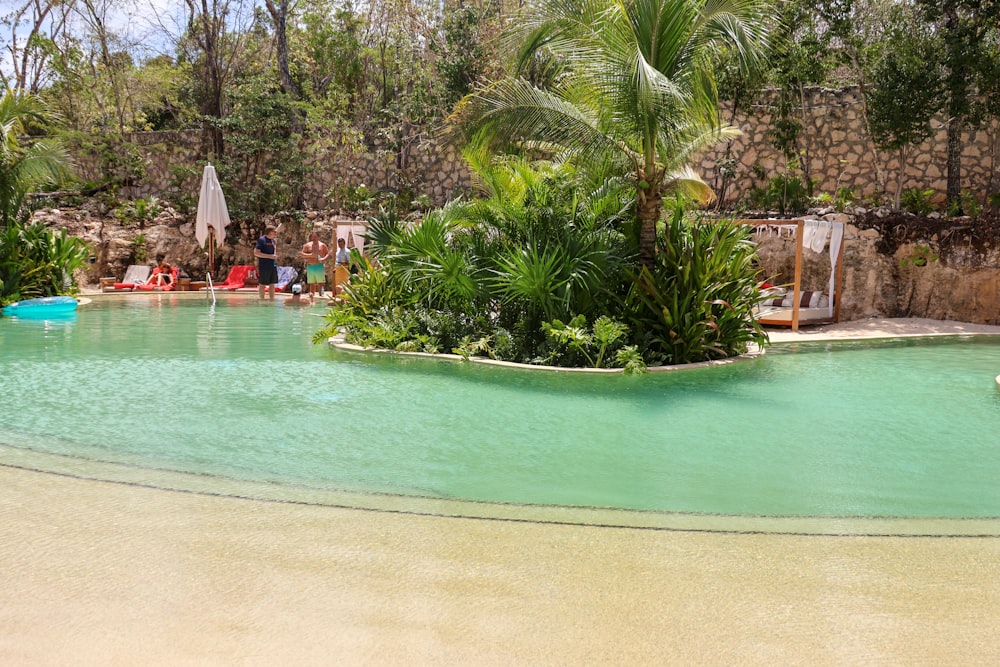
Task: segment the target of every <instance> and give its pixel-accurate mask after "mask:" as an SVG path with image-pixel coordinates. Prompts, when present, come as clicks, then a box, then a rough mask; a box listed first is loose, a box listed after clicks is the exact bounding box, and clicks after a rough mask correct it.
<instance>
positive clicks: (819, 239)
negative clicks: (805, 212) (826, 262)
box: [802, 220, 830, 252]
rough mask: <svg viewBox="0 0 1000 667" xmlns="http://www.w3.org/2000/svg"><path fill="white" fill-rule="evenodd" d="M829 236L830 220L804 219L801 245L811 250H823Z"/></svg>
mask: <svg viewBox="0 0 1000 667" xmlns="http://www.w3.org/2000/svg"><path fill="white" fill-rule="evenodd" d="M829 238H830V222H829V221H827V220H806V221H805V224H804V225H803V227H802V247H803V248H809V249H810V250H812V251H813V252H823V249H824V248H826V242H827V239H829Z"/></svg>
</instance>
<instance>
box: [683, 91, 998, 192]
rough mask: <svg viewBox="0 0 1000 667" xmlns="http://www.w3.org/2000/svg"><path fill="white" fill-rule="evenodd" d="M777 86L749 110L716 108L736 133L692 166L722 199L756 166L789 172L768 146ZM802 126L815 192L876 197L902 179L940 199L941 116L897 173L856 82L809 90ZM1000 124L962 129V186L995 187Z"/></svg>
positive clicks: (748, 180)
mask: <svg viewBox="0 0 1000 667" xmlns="http://www.w3.org/2000/svg"><path fill="white" fill-rule="evenodd" d="M776 99H777V91H772V92H771V93H770V94H768V95H765V96H764V98H763V99H762V100H759V101H758V102H757V103H755V104H754V105H753V106H752V107H751V108H750V109H748V110H746V109H744V110H740V111H739V112H737V113H736V114H735V116H734V114H733V112H732V104H730V103H726V104H724V105H723V108H722V118H723V119H725V120H726V121H727V122H729V123H730V124H731V125H733V126H734V127H737V128H738V129H739V130H740V131H741V132H742V135H741V136H740V137H738V138H736V139H734V140H732V141H731V142H730V143H729V144H728V145H726V146H721V147H719V148H718V149H717V150H713V151H710V152H707V153H706V154H705V155H704V156H703V157H702V159H701V160H700V162H699V164H698V165H697V168H698V171H699V173H701V174H702V178H704V179H706V181H707V182H708V183H709V184H711V185H712V186H713V188H714V189H715V191H716V193H717V194H718V195H719V196H720V197H722V198H724V204H731V203H733V202H737V201H739V200H740V199H741V198H742V197H743V196H744V195H746V193H747V192H749V190H750V188H752V187H753V186H754V185H762V184H761V183H759V182H757V181H756V177H755V175H754V173H753V171H754V169H753V168H754V166H755V165H756V166H759V167H761V168H762V169H763V172H764V174H765V178H766V177H769V176H772V175H774V174H776V173H786V174H789V173H792V172H791V170H789V169H788V168H787V166H786V164H785V158H784V156H782V155H781V152H780V151H778V150H776V149H775V148H774V147H773V146H771V145H770V138H769V134H768V129H769V128H770V127H771V126H772V123H773V121H774V119H775V118H774V114H775V110H776V108H777V105H776ZM796 113H797V119H798V120H799V121H800V122H801V123H802V126H803V129H802V132H801V135H800V145H799V149H800V151H802V162H803V170H806V169H808V172H809V175H810V177H811V178H813V179H815V181H816V187H815V192H817V193H819V192H827V193H830V194H833V193H835V192H836V190H837V188H838V187H847V188H851V189H852V190H854V192H855V193H856V194H857V195H858V196H860V197H868V196H871V195H873V194H876V193H877V192H878V191H879V189H880V186H879V184H880V183H885V185H886V193H887V194H888V196H889V197H892V196H893V195H894V194H895V192H896V187H897V183H898V182H899V181H900V179H901V180H902V189H903V191H905V190H907V189H910V188H920V189H933V190H934V191H935V192H936V193H938V197H937V200H938V201H939V202H940V201H942V200H943V198H944V192H945V189H946V185H947V181H946V179H947V168H946V164H947V154H946V152H947V133H946V126H945V121H944V119H943V118H935V119H934V120H933V121H932V127H934V128H936V131H935V132H934V135H933V136H932V137H931V138H930V139H928V140H927V141H925V142H923V143H922V144H920V145H919V146H916V147H914V148H913V149H911V150H910V151H909V154H908V156H906V158H905V163H904V164H903V168H902V170H900V163H899V159H898V158H899V156H898V154H891V155H890V154H887V153H883V152H880V151H876V149H875V146H874V144H873V142H872V140H871V136H870V135H869V133H868V131H867V129H866V127H867V124H866V122H865V109H864V103H863V99H862V97H861V94H860V90H859V89H858V87H857V86H852V87H848V88H843V89H839V90H831V89H827V88H810V89H807V91H806V94H805V96H804V105H803V106H802V108H800V109H799V110H798V111H797V112H796ZM998 135H1000V125H998V123H997V121H994V122H993V124H992V125H990V126H989V127H987V128H984V129H981V130H978V131H969V132H965V133H964V135H963V140H962V141H963V146H964V148H963V151H962V187H963V188H964V189H968V190H970V191H971V192H974V193H976V194H977V195H979V196H980V200H982V197H981V195H982V194H983V193H987V194H988V193H991V192H996V191H1000V164H998V162H1000V155H998V153H1000V145H998V141H997V137H998ZM727 159H732V160H733V161H734V165H733V167H732V170H733V172H734V174H733V176H732V182H731V184H730V185H729V186H728V187H726V188H725V190H724V191H723V189H724V188H723V186H724V180H723V173H722V170H721V169H720V165H722V164H724V161H725V160H727Z"/></svg>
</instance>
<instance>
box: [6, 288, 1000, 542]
mask: <svg viewBox="0 0 1000 667" xmlns="http://www.w3.org/2000/svg"><path fill="white" fill-rule="evenodd" d="M144 296H149V298H130V299H118V300H110V299H109V300H101V301H100V302H95V303H94V304H91V305H88V306H86V307H84V308H81V309H80V311H79V313H78V316H77V317H76V318H75V320H74V321H69V322H64V323H42V322H37V321H18V320H14V319H11V318H0V378H2V379H0V401H2V404H3V405H4V409H3V412H2V415H0V463H4V464H7V465H22V466H24V467H40V468H44V469H52V470H54V471H59V472H63V473H65V474H77V475H81V476H93V477H97V478H102V479H121V480H124V481H129V482H130V483H143V484H147V483H148V484H153V485H163V486H168V487H171V488H173V487H175V486H176V487H178V488H180V487H183V488H189V489H191V490H198V491H200V492H213V493H227V494H233V495H245V496H247V497H255V498H257V497H259V498H270V499H281V500H288V501H293V502H329V503H331V504H349V505H355V504H361V505H365V506H369V507H374V508H381V509H392V510H401V511H428V512H435V513H437V512H440V513H454V514H462V515H465V514H472V515H484V516H501V515H502V516H508V515H510V516H513V515H516V516H518V517H523V516H531V512H532V511H537V512H539V513H545V512H547V513H548V514H546V516H564V517H573V518H572V520H574V521H576V520H578V519H579V517H580V516H581V514H580V511H581V508H588V509H587V510H586V511H593V512H597V513H599V514H597V515H595V516H596V517H598V518H594V519H587V520H592V521H594V522H597V523H601V522H606V523H612V524H615V525H617V524H618V523H623V524H629V525H631V524H633V523H634V524H636V525H661V522H663V521H664V519H662V517H663V516H667V515H669V516H672V517H674V521H675V523H674V524H671V525H675V524H676V521H680V522H681V523H684V521H686V520H687V519H684V518H683V517H695V519H692V521H694V522H695V523H697V525H699V526H701V525H704V523H705V521H704V520H705V517H743V518H747V517H757V518H760V517H768V518H770V517H790V518H793V519H797V520H803V521H806V520H808V521H820V522H821V523H822V524H823V525H824V526H825V527H824V528H822V530H823V531H828V530H839V529H838V528H836V522H837V521H838V520H839V519H841V518H845V517H864V518H872V519H877V518H880V517H890V518H891V517H902V518H907V519H918V520H922V519H928V518H935V519H943V520H948V521H952V520H973V521H975V520H990V521H991V520H993V519H996V518H997V517H1000V487H998V485H997V484H996V483H995V480H996V479H997V477H998V473H1000V447H997V446H996V444H997V435H996V434H997V433H998V432H1000V391H998V390H997V389H996V387H995V383H994V376H995V375H996V374H997V372H998V371H1000V340H998V339H997V338H995V337H977V338H965V339H958V338H944V339H921V340H907V341H895V342H890V343H886V342H882V343H838V344H836V345H831V344H813V345H798V346H775V347H773V348H772V349H771V350H770V351H769V352H768V354H767V355H765V356H764V357H763V358H760V359H756V360H750V361H745V362H741V363H736V364H730V365H725V366H718V367H712V368H705V369H698V370H689V371H683V372H677V373H665V374H654V375H646V376H641V377H624V376H617V375H614V376H608V375H597V376H595V375H579V374H566V373H546V372H539V371H520V370H513V369H505V368H495V367H483V366H480V365H472V364H461V363H450V362H442V361H436V360H427V359H419V358H409V357H401V356H395V355H374V354H365V355H352V354H346V353H342V352H337V351H332V350H329V349H327V348H326V347H325V346H322V345H314V344H312V343H311V342H310V338H311V335H312V333H313V332H314V331H315V330H317V329H318V328H320V326H321V325H322V319H321V318H320V317H319V315H320V314H321V313H322V309H321V308H310V307H293V306H292V305H290V304H288V303H281V302H279V303H277V304H272V303H258V302H257V301H256V300H254V299H247V298H245V297H242V296H238V297H237V296H234V297H228V296H227V297H224V298H222V299H221V300H220V302H219V303H218V305H217V306H215V307H214V308H213V307H209V306H208V305H207V303H206V302H205V301H204V300H202V299H185V298H182V295H170V294H164V295H144ZM421 503H424V504H421ZM427 503H431V505H428V504H427ZM469 507H472V508H473V509H471V510H470V509H469ZM525 508H527V509H525ZM566 508H569V509H566ZM529 510H530V511H529ZM608 512H610V513H611V515H608V514H607V513H608ZM626 515H627V517H626ZM677 517H682V518H681V519H677ZM557 520H558V519H557ZM566 520H570V519H568V518H567V519H566ZM988 523H989V522H988ZM948 525H949V526H952V525H953V524H952V523H949V524H948ZM831 526H833V528H831ZM802 530H806V529H802ZM915 530H916V529H915ZM946 530H948V531H954V530H956V529H955V528H953V527H949V528H947V529H946ZM989 530H993V528H992V523H991V526H990V528H989ZM807 532H808V531H807ZM918 532H919V531H918Z"/></svg>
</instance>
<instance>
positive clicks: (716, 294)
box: [627, 207, 767, 364]
mask: <svg viewBox="0 0 1000 667" xmlns="http://www.w3.org/2000/svg"><path fill="white" fill-rule="evenodd" d="M664 232H665V233H664V235H663V236H662V237H661V238H660V239H658V242H659V245H660V248H659V250H660V251H659V252H658V253H657V254H656V256H655V260H656V261H655V263H654V265H653V266H652V267H643V268H642V269H641V270H640V271H639V273H638V275H636V276H635V280H634V284H633V286H632V289H631V290H630V292H629V294H628V297H627V304H628V308H629V315H630V317H631V321H630V325H631V328H632V330H633V331H634V332H635V334H636V335H635V336H634V337H633V341H634V342H636V343H638V344H640V348H641V349H644V350H645V355H644V356H645V357H646V360H647V362H654V363H670V364H682V363H692V362H697V361H706V360H709V359H719V358H723V357H729V356H734V355H738V354H743V353H745V352H746V351H747V350H748V349H749V346H750V345H751V344H753V343H758V344H759V343H763V342H764V341H766V340H767V335H766V333H765V332H764V331H763V329H762V328H761V326H760V324H759V323H758V322H757V320H756V319H755V317H754V314H753V308H754V305H755V304H756V302H757V300H758V299H759V290H758V289H757V284H758V273H759V272H758V269H757V268H756V250H755V247H754V245H753V244H752V243H751V242H750V238H749V230H748V228H747V227H745V226H741V225H736V224H733V223H729V222H724V221H708V220H699V221H695V220H688V219H687V218H686V217H685V215H684V211H683V210H682V209H681V208H680V207H678V208H676V209H675V210H674V212H673V215H672V216H671V218H670V219H669V220H668V221H667V224H666V225H665V230H664Z"/></svg>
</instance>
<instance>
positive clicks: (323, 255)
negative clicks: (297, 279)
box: [302, 232, 330, 301]
mask: <svg viewBox="0 0 1000 667" xmlns="http://www.w3.org/2000/svg"><path fill="white" fill-rule="evenodd" d="M302 257H303V258H305V260H306V282H307V283H308V284H309V300H310V301H312V300H313V298H314V295H315V294H316V293H317V292H319V295H320V296H321V297H322V296H323V286H324V285H325V284H326V261H327V260H328V259H330V248H329V247H328V246H327V245H326V244H325V243H323V242H322V241H320V240H319V232H313V233H312V234H310V235H309V242H308V243H306V244H305V245H304V246H302Z"/></svg>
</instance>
